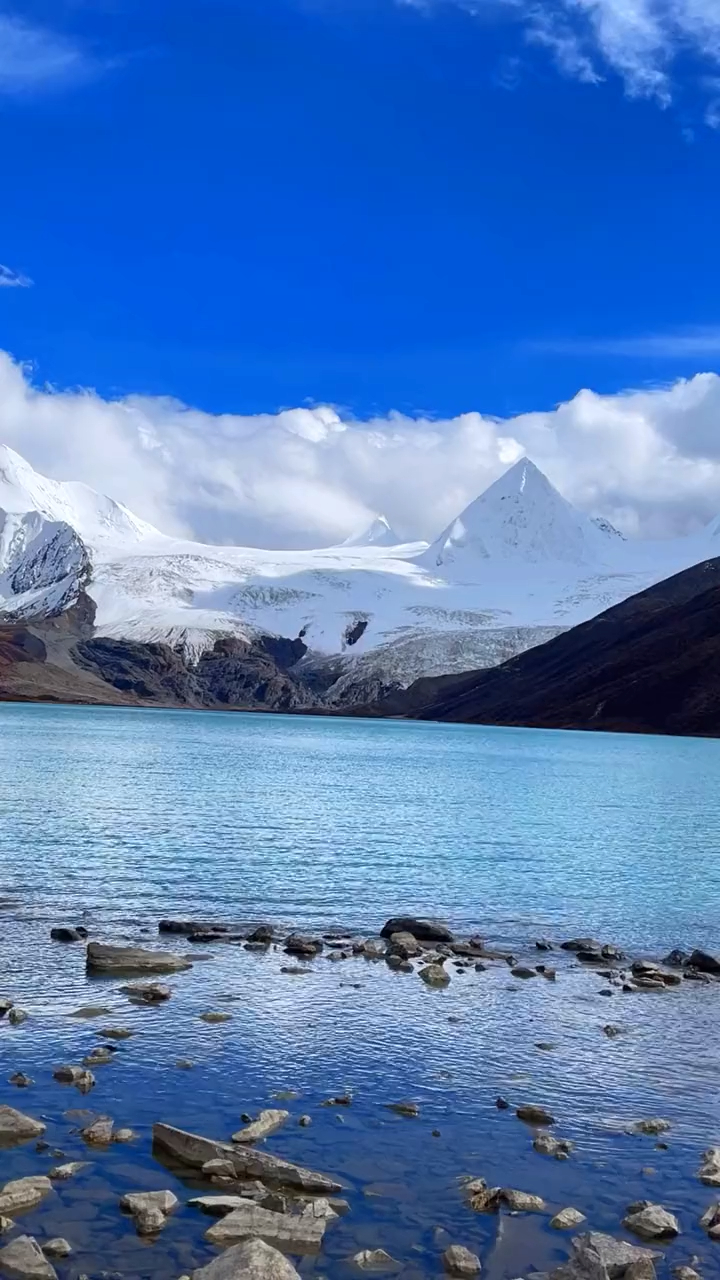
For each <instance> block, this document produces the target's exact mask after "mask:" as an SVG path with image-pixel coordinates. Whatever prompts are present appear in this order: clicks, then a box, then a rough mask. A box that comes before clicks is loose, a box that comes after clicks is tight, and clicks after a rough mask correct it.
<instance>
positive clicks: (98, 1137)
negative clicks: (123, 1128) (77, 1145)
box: [80, 1116, 113, 1147]
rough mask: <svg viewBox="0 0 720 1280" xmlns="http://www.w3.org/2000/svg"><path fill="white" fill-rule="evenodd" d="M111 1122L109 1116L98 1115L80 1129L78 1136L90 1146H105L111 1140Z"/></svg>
mask: <svg viewBox="0 0 720 1280" xmlns="http://www.w3.org/2000/svg"><path fill="white" fill-rule="evenodd" d="M112 1133H113V1122H112V1120H111V1119H110V1117H109V1116H98V1118H97V1120H93V1122H92V1124H89V1125H87V1126H86V1127H85V1128H84V1129H81V1130H80V1137H81V1138H82V1139H83V1140H84V1141H85V1142H87V1143H89V1144H90V1146H93V1147H107V1146H109V1145H110V1143H111V1142H112Z"/></svg>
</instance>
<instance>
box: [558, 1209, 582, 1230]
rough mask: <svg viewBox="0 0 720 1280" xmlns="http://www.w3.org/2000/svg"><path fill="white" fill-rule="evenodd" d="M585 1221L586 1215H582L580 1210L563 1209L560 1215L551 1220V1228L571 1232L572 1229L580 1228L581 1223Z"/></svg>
mask: <svg viewBox="0 0 720 1280" xmlns="http://www.w3.org/2000/svg"><path fill="white" fill-rule="evenodd" d="M584 1221H585V1214H584V1213H581V1212H580V1210H579V1209H573V1208H572V1207H568V1208H567V1209H561V1210H560V1212H559V1213H556V1214H555V1217H554V1218H551V1219H550V1226H551V1227H554V1228H555V1230H556V1231H570V1230H571V1229H572V1227H579V1226H580V1223H581V1222H584Z"/></svg>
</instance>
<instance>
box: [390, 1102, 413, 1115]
mask: <svg viewBox="0 0 720 1280" xmlns="http://www.w3.org/2000/svg"><path fill="white" fill-rule="evenodd" d="M385 1105H386V1106H387V1109H388V1111H395V1112H396V1114H397V1115H399V1116H408V1117H411V1118H414V1117H415V1116H419V1115H420V1108H419V1106H418V1104H417V1102H388V1103H386V1104H385Z"/></svg>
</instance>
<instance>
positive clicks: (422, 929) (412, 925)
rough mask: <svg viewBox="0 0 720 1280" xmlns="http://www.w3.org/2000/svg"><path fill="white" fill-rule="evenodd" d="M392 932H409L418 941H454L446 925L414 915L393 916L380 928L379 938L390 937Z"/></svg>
mask: <svg viewBox="0 0 720 1280" xmlns="http://www.w3.org/2000/svg"><path fill="white" fill-rule="evenodd" d="M394 933H410V934H412V936H413V938H416V939H417V941H418V942H454V941H455V939H454V938H453V935H452V933H451V932H450V930H449V929H448V927H447V925H444V924H440V923H439V921H437V920H419V919H418V918H417V917H416V916H393V917H392V918H391V919H390V920H386V921H385V924H384V925H383V927H382V929H381V930H380V936H381V938H391V937H392V935H393V934H394Z"/></svg>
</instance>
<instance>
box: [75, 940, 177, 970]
mask: <svg viewBox="0 0 720 1280" xmlns="http://www.w3.org/2000/svg"><path fill="white" fill-rule="evenodd" d="M87 967H88V969H90V970H93V971H95V972H98V973H133V972H136V973H177V972H178V971H179V970H181V969H191V968H192V964H191V962H190V961H189V960H187V959H186V958H185V956H179V955H176V954H175V953H174V952H172V951H146V950H145V949H144V948H143V947H114V946H110V945H109V944H107V943H104V942H89V943H88V946H87Z"/></svg>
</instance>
